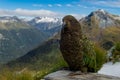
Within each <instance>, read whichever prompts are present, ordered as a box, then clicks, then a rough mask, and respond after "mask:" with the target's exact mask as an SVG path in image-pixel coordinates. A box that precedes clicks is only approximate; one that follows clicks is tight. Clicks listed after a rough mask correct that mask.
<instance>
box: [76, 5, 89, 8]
mask: <svg viewBox="0 0 120 80" xmlns="http://www.w3.org/2000/svg"><path fill="white" fill-rule="evenodd" d="M77 6H78V7H82V8H88V7H87V6H84V5H80V4H78V5H77Z"/></svg>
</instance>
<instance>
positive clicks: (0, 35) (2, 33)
mask: <svg viewBox="0 0 120 80" xmlns="http://www.w3.org/2000/svg"><path fill="white" fill-rule="evenodd" d="M45 39H46V37H45V35H44V34H43V33H42V32H40V31H39V30H38V29H36V28H34V27H32V26H30V25H29V24H27V23H26V22H24V21H22V20H21V19H19V18H18V17H16V16H13V17H10V16H5V17H0V63H4V62H7V61H10V60H13V59H15V58H18V57H20V56H22V55H24V54H25V53H26V52H28V51H29V50H31V49H33V48H34V47H35V46H37V45H38V44H40V43H42V42H43V41H44V40H45Z"/></svg>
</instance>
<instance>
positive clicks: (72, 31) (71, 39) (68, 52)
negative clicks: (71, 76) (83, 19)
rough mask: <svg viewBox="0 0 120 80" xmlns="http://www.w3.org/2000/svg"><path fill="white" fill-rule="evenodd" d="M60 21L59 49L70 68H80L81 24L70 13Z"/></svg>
mask: <svg viewBox="0 0 120 80" xmlns="http://www.w3.org/2000/svg"><path fill="white" fill-rule="evenodd" d="M62 21H63V25H62V29H61V38H60V51H61V53H62V55H63V58H64V60H65V61H66V62H67V64H68V66H69V68H70V70H73V71H77V70H82V68H83V66H84V62H83V52H82V42H81V39H82V30H81V25H80V24H79V22H78V21H77V19H75V18H74V17H73V16H72V15H67V16H65V17H64V18H63V19H62Z"/></svg>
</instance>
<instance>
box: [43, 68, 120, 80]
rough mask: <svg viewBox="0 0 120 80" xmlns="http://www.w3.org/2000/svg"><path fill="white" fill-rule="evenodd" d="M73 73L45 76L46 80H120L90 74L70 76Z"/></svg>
mask: <svg viewBox="0 0 120 80" xmlns="http://www.w3.org/2000/svg"><path fill="white" fill-rule="evenodd" d="M70 73H73V72H71V71H67V70H60V71H56V72H54V73H51V74H48V75H47V76H45V78H44V79H45V80H120V78H119V77H114V76H108V75H102V74H97V73H88V74H82V75H72V76H71V75H69V74H70Z"/></svg>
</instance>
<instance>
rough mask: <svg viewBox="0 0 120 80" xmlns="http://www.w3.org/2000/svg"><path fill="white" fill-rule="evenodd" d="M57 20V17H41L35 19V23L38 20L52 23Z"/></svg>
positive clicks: (38, 21)
mask: <svg viewBox="0 0 120 80" xmlns="http://www.w3.org/2000/svg"><path fill="white" fill-rule="evenodd" d="M58 21H59V19H57V18H49V17H42V18H40V19H37V20H36V23H40V22H53V23H56V22H58Z"/></svg>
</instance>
